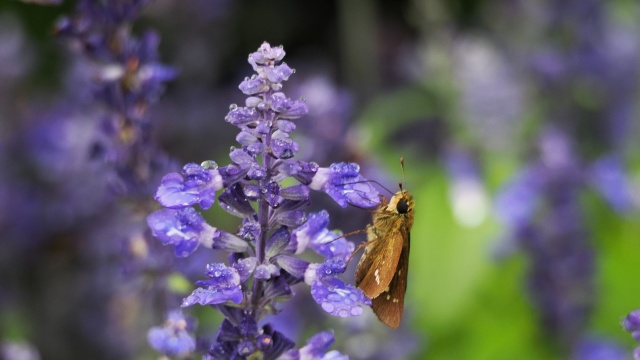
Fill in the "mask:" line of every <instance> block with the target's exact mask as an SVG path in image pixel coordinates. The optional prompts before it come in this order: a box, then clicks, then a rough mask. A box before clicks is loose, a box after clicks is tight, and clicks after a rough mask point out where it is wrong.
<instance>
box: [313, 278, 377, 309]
mask: <svg viewBox="0 0 640 360" xmlns="http://www.w3.org/2000/svg"><path fill="white" fill-rule="evenodd" d="M311 296H312V297H313V299H314V300H315V301H316V302H317V303H318V304H320V306H321V307H322V310H324V311H326V312H327V313H329V314H331V315H333V316H339V317H351V316H359V315H361V314H362V306H364V305H366V306H370V305H371V300H370V299H369V298H368V297H366V296H365V295H364V293H363V292H362V291H361V290H360V289H358V288H356V287H355V286H353V285H351V284H347V283H345V282H343V281H342V280H340V279H338V278H334V277H326V278H323V279H322V280H320V281H316V282H315V283H314V284H313V285H311Z"/></svg>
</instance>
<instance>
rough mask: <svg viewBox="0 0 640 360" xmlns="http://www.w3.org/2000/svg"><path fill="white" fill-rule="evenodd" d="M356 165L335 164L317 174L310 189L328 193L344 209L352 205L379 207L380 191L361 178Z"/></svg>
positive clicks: (358, 167) (319, 170)
mask: <svg viewBox="0 0 640 360" xmlns="http://www.w3.org/2000/svg"><path fill="white" fill-rule="evenodd" d="M359 172H360V166H359V165H358V164H355V163H335V164H331V166H330V167H329V168H320V169H318V171H317V172H316V174H315V176H314V177H313V180H312V182H311V184H309V188H311V189H313V190H321V191H324V192H326V193H327V194H328V195H329V196H331V198H332V199H333V200H334V201H335V202H336V203H338V205H340V206H342V207H346V206H347V204H352V205H354V206H357V207H361V208H371V207H374V206H377V205H379V203H380V200H379V198H380V195H379V193H378V191H377V190H376V189H375V188H374V187H373V186H371V184H369V183H368V182H366V180H365V179H364V178H363V177H362V176H360V174H359Z"/></svg>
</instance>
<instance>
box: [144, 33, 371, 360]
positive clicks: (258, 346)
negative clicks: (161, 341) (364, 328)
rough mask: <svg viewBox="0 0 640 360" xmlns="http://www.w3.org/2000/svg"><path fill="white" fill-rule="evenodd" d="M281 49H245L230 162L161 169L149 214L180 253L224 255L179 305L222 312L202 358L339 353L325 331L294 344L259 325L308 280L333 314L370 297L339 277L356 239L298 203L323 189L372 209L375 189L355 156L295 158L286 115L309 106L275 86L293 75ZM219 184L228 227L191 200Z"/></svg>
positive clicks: (358, 309) (204, 199)
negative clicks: (312, 259) (317, 258)
mask: <svg viewBox="0 0 640 360" xmlns="http://www.w3.org/2000/svg"><path fill="white" fill-rule="evenodd" d="M284 55H285V52H284V50H283V49H282V47H271V46H270V45H269V44H268V43H264V44H262V46H261V47H260V48H259V49H258V51H257V52H254V53H252V54H251V55H249V63H250V64H251V65H252V66H253V68H254V70H255V71H256V74H254V75H253V76H252V77H250V78H246V79H245V80H244V81H242V83H241V84H240V86H239V88H240V90H241V91H242V92H243V93H244V94H246V95H249V97H248V98H247V100H246V101H245V106H244V107H240V106H237V105H232V106H231V107H230V110H229V112H228V114H227V116H226V117H225V120H226V121H227V122H228V123H230V124H232V125H235V126H237V127H238V128H239V129H240V133H239V134H238V136H237V137H236V140H237V141H238V143H239V144H240V146H241V147H238V148H236V147H232V148H231V151H230V154H229V157H230V159H231V162H230V163H229V164H228V165H226V166H222V167H218V166H217V165H216V163H214V162H213V161H207V162H205V163H203V164H202V165H196V164H187V165H185V167H184V168H183V171H182V174H177V173H171V174H168V175H165V177H164V178H163V179H162V183H161V185H160V187H159V189H158V191H157V193H156V200H158V201H159V202H160V204H162V205H163V206H164V207H165V209H162V210H158V211H156V212H154V213H152V214H150V215H149V216H148V217H147V222H148V224H149V227H150V228H151V230H152V232H153V234H154V235H155V236H156V237H157V238H158V239H159V240H160V241H161V242H162V243H163V244H165V245H168V244H171V245H174V246H175V247H176V249H175V254H176V256H183V257H186V256H188V255H189V254H191V253H192V252H193V251H195V249H196V248H197V247H198V246H199V245H203V247H206V248H212V249H220V250H224V251H227V252H229V253H230V254H229V256H228V260H229V265H225V264H223V263H215V264H209V265H208V266H207V272H206V274H207V276H208V277H209V279H208V280H203V281H198V282H197V283H196V284H197V285H199V286H201V287H200V288H198V289H196V290H194V291H193V293H192V294H191V295H189V296H188V297H186V298H185V299H184V300H183V303H182V306H183V307H187V306H191V305H194V304H199V305H213V306H214V307H215V308H216V309H218V310H219V311H220V312H222V313H223V315H224V316H225V320H224V321H223V322H222V324H221V326H220V330H219V332H218V336H217V338H216V341H215V342H214V343H213V345H212V346H211V348H210V350H209V352H208V354H207V355H205V358H206V359H228V358H248V357H256V358H264V359H276V358H278V357H279V356H281V355H282V356H285V358H286V357H287V356H291V357H292V358H301V359H330V358H335V359H339V358H342V357H341V356H342V355H339V353H337V352H328V353H327V352H326V351H327V350H328V347H329V346H330V345H331V343H332V342H333V336H332V335H330V333H321V334H319V335H317V336H315V337H313V338H312V339H311V340H310V342H309V344H308V345H307V346H305V347H303V348H301V349H300V350H291V349H292V348H293V347H294V343H293V342H292V341H291V340H289V339H287V338H286V337H285V336H284V335H283V334H282V333H280V332H278V331H276V330H274V329H273V328H272V327H271V325H269V324H266V325H263V326H260V325H259V323H260V321H261V320H262V319H263V318H264V317H265V316H267V315H271V314H277V313H278V312H279V310H280V309H279V307H280V306H281V305H280V303H282V302H284V301H287V300H288V299H290V298H291V297H292V296H294V293H293V291H292V290H291V286H293V285H295V284H297V283H300V282H303V281H304V282H305V283H306V284H308V285H309V286H310V287H311V294H312V296H313V298H314V300H315V301H316V302H317V303H318V304H319V305H320V307H321V308H322V309H323V310H324V311H325V312H327V313H329V314H331V315H333V316H338V317H352V316H359V315H360V314H362V312H363V309H362V307H363V306H364V305H370V304H371V300H370V299H368V298H367V297H366V296H365V295H364V294H363V293H362V292H361V291H360V290H359V289H357V288H356V287H354V286H353V285H351V284H348V283H345V282H344V281H342V280H341V279H340V278H339V276H340V275H341V274H342V273H344V271H345V270H346V263H345V262H346V261H347V260H348V258H349V257H350V255H351V253H352V252H353V251H354V249H355V246H354V244H352V243H351V242H349V241H347V240H346V239H344V238H342V237H341V235H342V234H341V233H340V232H336V231H330V230H328V228H327V226H328V225H329V216H328V213H327V212H326V211H321V212H318V213H312V214H306V213H305V212H304V210H303V209H305V208H306V207H307V206H309V204H310V190H318V191H323V192H325V193H327V194H328V195H329V196H330V197H331V198H332V199H333V200H334V201H335V202H337V203H338V204H339V205H340V206H342V207H346V206H347V204H352V205H355V206H358V207H363V208H370V207H374V206H376V205H377V204H378V202H379V195H378V193H377V191H376V190H375V189H374V188H373V187H372V186H371V185H370V184H368V183H367V182H366V180H365V179H364V178H363V177H362V176H361V175H360V168H359V166H358V165H357V164H354V163H337V164H332V165H330V166H329V167H328V168H322V167H320V166H319V165H318V164H316V163H313V162H304V161H299V160H294V159H293V158H294V157H295V155H296V154H297V153H298V151H299V150H300V146H299V144H298V143H296V142H295V141H294V140H293V139H292V138H291V137H290V135H289V134H290V133H291V132H292V131H293V130H295V128H296V123H295V122H294V121H292V120H296V119H298V118H300V117H301V116H302V115H305V114H306V113H307V111H308V110H307V106H306V104H305V102H304V101H302V100H297V99H291V98H288V97H287V96H286V95H285V94H284V93H283V92H282V91H281V90H282V87H283V86H282V82H283V81H286V80H287V79H288V78H289V76H291V75H292V74H293V70H292V69H291V68H290V67H289V66H288V65H286V64H285V63H282V62H281V60H282V58H283V57H284ZM285 180H287V181H288V182H286V183H285ZM285 184H286V185H285ZM217 191H221V194H220V195H219V196H217V198H218V204H219V205H220V207H221V208H222V209H224V210H225V211H227V212H228V213H230V214H232V215H234V216H236V217H239V218H241V219H242V225H241V226H240V227H239V229H238V231H237V232H236V234H235V235H233V234H229V233H226V232H224V231H221V230H219V229H217V228H215V227H213V226H210V225H208V224H207V223H206V222H205V221H204V220H203V218H202V216H200V215H199V213H198V212H197V210H196V209H195V208H194V207H193V206H194V205H195V204H199V205H200V208H201V209H208V208H209V207H210V206H212V205H213V203H214V201H215V199H216V192H217ZM306 249H311V250H313V251H315V252H316V253H317V254H319V255H321V256H322V257H324V260H323V262H321V263H309V262H308V261H306V260H303V259H300V258H298V257H297V256H296V255H297V254H300V253H302V252H304V251H305V250H306ZM283 354H284V355H283Z"/></svg>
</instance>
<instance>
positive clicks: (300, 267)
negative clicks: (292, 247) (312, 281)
mask: <svg viewBox="0 0 640 360" xmlns="http://www.w3.org/2000/svg"><path fill="white" fill-rule="evenodd" d="M276 263H277V264H278V265H279V266H280V267H281V268H282V269H283V270H284V271H286V272H288V273H289V274H291V275H293V276H294V277H296V278H298V279H302V278H304V276H305V272H306V271H307V268H308V267H309V263H308V262H307V261H304V260H302V259H298V258H295V257H293V256H287V255H280V256H278V257H277V258H276Z"/></svg>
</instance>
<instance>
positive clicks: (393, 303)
mask: <svg viewBox="0 0 640 360" xmlns="http://www.w3.org/2000/svg"><path fill="white" fill-rule="evenodd" d="M407 239H408V236H407ZM408 271H409V241H407V242H406V243H405V244H404V246H403V249H402V254H401V255H400V261H399V262H398V268H397V271H396V273H395V276H394V277H393V279H392V280H391V283H390V284H389V288H388V291H383V292H382V293H381V294H380V295H379V296H378V297H376V298H375V299H373V300H371V301H372V304H371V308H372V309H373V312H374V313H375V314H376V315H377V316H378V318H379V319H380V321H382V322H383V323H385V324H387V325H388V326H390V327H392V328H394V329H396V328H398V326H400V320H402V312H403V310H404V293H405V292H406V290H407V274H408Z"/></svg>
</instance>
